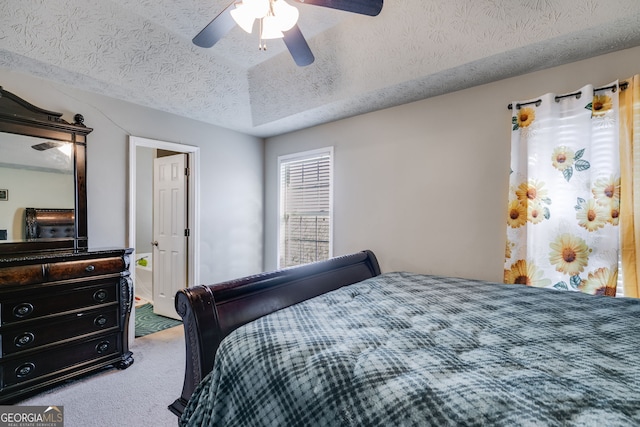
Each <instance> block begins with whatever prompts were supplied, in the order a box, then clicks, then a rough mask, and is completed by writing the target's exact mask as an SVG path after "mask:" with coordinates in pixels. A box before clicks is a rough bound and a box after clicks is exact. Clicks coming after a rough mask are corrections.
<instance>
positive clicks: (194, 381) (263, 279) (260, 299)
mask: <svg viewBox="0 0 640 427" xmlns="http://www.w3.org/2000/svg"><path fill="white" fill-rule="evenodd" d="M379 274H380V266H379V265H378V261H377V259H376V257H375V255H374V254H373V252H371V251H368V250H367V251H362V252H358V253H355V254H351V255H345V256H341V257H336V258H332V259H330V260H327V261H320V262H316V263H312V264H306V265H302V266H298V267H291V268H286V269H282V270H277V271H273V272H270V273H262V274H257V275H254V276H248V277H244V278H241V279H237V280H231V281H228V282H223V283H219V284H216V285H201V286H196V287H192V288H187V289H183V290H181V291H179V292H178V293H177V294H176V298H175V305H176V311H177V312H178V314H179V315H180V316H181V317H182V321H183V324H184V332H185V346H186V352H187V354H186V356H187V357H186V368H185V376H184V384H183V388H182V394H181V395H180V397H179V398H178V399H176V401H175V402H173V404H171V405H170V406H169V410H170V411H171V412H173V413H174V414H176V415H178V416H179V415H181V414H182V412H183V411H184V408H185V405H186V404H187V401H188V400H189V398H190V397H191V394H192V393H193V391H194V389H195V387H196V386H197V385H198V383H200V381H201V380H202V379H203V378H204V377H205V376H206V375H207V374H208V373H209V372H211V370H212V369H213V361H214V359H215V355H216V351H217V349H218V346H219V345H220V342H221V341H222V339H223V338H224V337H226V336H227V335H229V334H230V333H231V332H232V331H233V330H235V329H237V328H238V327H240V326H242V325H244V324H245V323H248V322H251V321H252V320H255V319H257V318H259V317H262V316H264V315H266V314H269V313H272V312H274V311H277V310H280V309H282V308H285V307H289V306H290V305H293V304H296V303H299V302H301V301H305V300H307V299H309V298H313V297H315V296H318V295H321V294H323V293H326V292H329V291H332V290H335V289H338V288H341V287H342V286H346V285H351V284H353V283H357V282H360V281H362V280H365V279H368V278H370V277H374V276H377V275H379Z"/></svg>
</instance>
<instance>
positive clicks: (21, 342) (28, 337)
mask: <svg viewBox="0 0 640 427" xmlns="http://www.w3.org/2000/svg"><path fill="white" fill-rule="evenodd" d="M35 338H36V337H35V335H33V334H32V333H31V332H24V333H23V334H20V335H18V336H17V337H16V339H15V340H14V341H13V342H14V343H15V345H16V347H24V346H26V345H29V344H31V343H32V342H33V340H34V339H35Z"/></svg>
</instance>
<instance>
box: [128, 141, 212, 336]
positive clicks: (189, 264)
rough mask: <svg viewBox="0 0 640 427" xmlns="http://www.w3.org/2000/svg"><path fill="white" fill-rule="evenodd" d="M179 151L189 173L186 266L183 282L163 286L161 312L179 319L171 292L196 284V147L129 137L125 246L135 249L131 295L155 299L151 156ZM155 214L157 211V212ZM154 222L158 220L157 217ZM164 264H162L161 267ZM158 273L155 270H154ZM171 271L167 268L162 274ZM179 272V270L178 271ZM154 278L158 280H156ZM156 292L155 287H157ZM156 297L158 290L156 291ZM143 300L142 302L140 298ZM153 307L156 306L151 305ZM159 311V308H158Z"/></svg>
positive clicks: (197, 170) (166, 154)
mask: <svg viewBox="0 0 640 427" xmlns="http://www.w3.org/2000/svg"><path fill="white" fill-rule="evenodd" d="M176 154H181V155H182V156H177V157H183V158H184V159H185V164H186V168H187V169H186V171H187V173H188V176H187V177H186V179H187V182H188V183H187V185H186V191H185V193H186V194H185V196H186V201H184V202H182V203H183V204H184V205H185V206H181V208H184V212H185V223H186V227H185V230H184V236H185V238H184V243H185V250H184V251H183V252H184V254H183V255H181V257H182V256H184V258H183V259H182V261H183V268H184V269H185V272H184V275H183V276H182V277H185V279H184V285H183V286H182V284H181V282H182V281H183V280H182V279H181V280H178V281H176V280H174V281H173V285H174V286H175V289H174V290H168V289H167V288H166V284H161V285H162V286H163V288H162V289H163V291H162V294H163V302H162V305H163V307H164V310H165V311H164V312H161V313H159V314H162V315H164V316H167V317H173V318H176V319H179V318H180V317H179V316H178V314H177V313H176V312H175V310H174V309H173V295H175V291H176V290H177V289H179V288H181V287H185V286H194V285H195V284H197V283H199V278H198V271H199V268H198V265H199V246H200V245H199V200H198V194H199V191H198V188H199V163H200V161H199V160H200V159H199V155H200V152H199V147H194V146H189V145H183V144H177V143H171V142H166V141H159V140H152V139H146V138H140V137H134V136H131V137H129V221H128V245H129V246H130V247H133V248H135V252H134V257H133V258H132V260H131V267H130V270H131V276H132V278H133V283H134V295H136V296H138V298H140V299H142V300H146V299H148V300H149V301H151V302H153V299H154V279H153V276H154V270H155V269H154V266H153V264H154V262H153V261H154V260H153V258H154V256H153V254H154V252H157V251H156V250H155V249H156V246H157V245H154V243H155V242H156V241H157V240H156V239H155V238H154V231H153V224H154V220H153V217H154V211H156V210H157V207H155V208H154V202H153V200H154V196H153V194H154V189H153V188H154V185H153V179H154V177H153V175H154V166H153V164H154V159H158V158H163V157H167V156H175V155H176ZM156 213H157V212H156ZM156 222H157V219H156ZM164 265H165V264H164V263H163V267H164ZM156 274H157V271H156ZM166 274H171V273H170V272H169V273H167V272H166V271H164V272H163V275H166ZM181 274H182V273H181ZM156 280H157V279H156ZM156 291H157V290H156ZM155 295H156V296H157V292H155ZM142 302H144V301H142ZM154 308H155V307H154ZM161 311H162V310H161ZM129 329H130V335H129V336H130V337H133V336H135V307H134V308H133V311H132V319H131V322H130V325H129Z"/></svg>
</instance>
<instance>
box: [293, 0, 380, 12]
mask: <svg viewBox="0 0 640 427" xmlns="http://www.w3.org/2000/svg"><path fill="white" fill-rule="evenodd" d="M295 1H296V2H298V3H304V4H312V5H314V6H323V7H328V8H330V9H338V10H345V11H347V12H353V13H359V14H361V15H369V16H377V15H378V14H379V13H380V11H381V10H382V2H383V0H295Z"/></svg>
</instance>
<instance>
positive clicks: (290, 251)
mask: <svg viewBox="0 0 640 427" xmlns="http://www.w3.org/2000/svg"><path fill="white" fill-rule="evenodd" d="M332 162H333V147H328V148H323V149H320V150H313V151H306V152H303V153H297V154H292V155H287V156H281V157H279V158H278V169H279V171H280V186H279V188H280V190H279V193H278V197H279V210H278V217H279V230H278V242H279V244H278V268H283V267H290V266H294V265H299V264H306V263H309V262H314V261H321V260H325V259H328V258H329V257H331V254H332V249H331V235H332V227H331V208H332V206H331V205H332V199H333V197H332V177H331V176H332V169H333V167H332Z"/></svg>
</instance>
